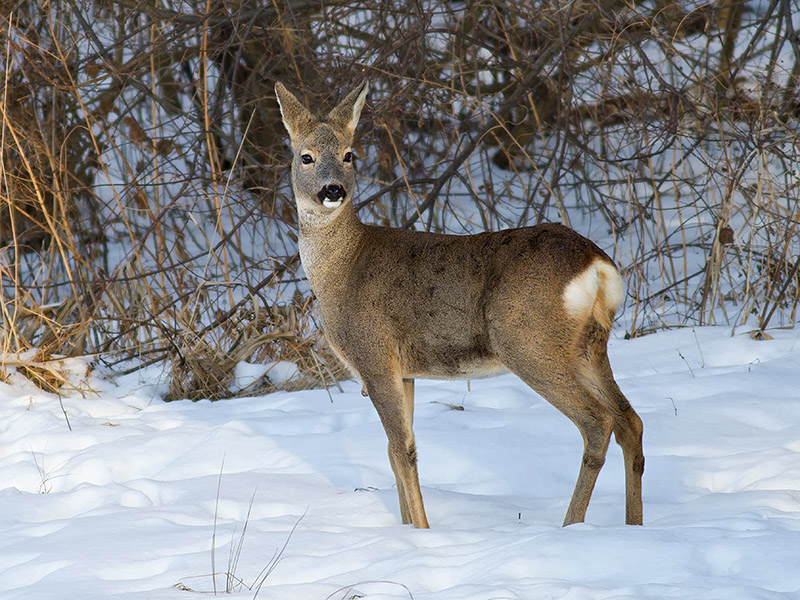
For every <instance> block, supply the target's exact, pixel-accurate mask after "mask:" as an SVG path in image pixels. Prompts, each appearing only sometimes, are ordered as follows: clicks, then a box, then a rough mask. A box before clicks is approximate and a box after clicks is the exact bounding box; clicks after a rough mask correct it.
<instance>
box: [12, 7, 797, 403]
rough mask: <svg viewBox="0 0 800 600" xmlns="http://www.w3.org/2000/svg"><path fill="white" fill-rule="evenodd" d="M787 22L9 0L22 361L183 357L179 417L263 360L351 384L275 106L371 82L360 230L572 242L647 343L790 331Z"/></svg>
mask: <svg viewBox="0 0 800 600" xmlns="http://www.w3.org/2000/svg"><path fill="white" fill-rule="evenodd" d="M792 4H793V3H792V1H791V0H763V1H756V2H744V1H742V0H719V1H717V2H712V3H698V2H689V1H686V2H670V1H664V0H655V1H652V2H624V1H618V0H612V1H600V0H594V1H580V0H575V1H573V2H528V3H526V2H517V1H516V0H514V1H512V0H497V1H489V0H485V1H481V0H470V1H468V2H438V1H435V0H429V1H424V2H423V1H420V2H402V3H400V2H388V1H382V0H375V1H372V0H363V1H361V2H343V1H339V0H329V1H327V2H315V1H312V0H293V1H290V2H272V3H268V2H235V1H226V0H223V1H219V0H206V1H203V2H196V1H194V0H183V1H180V0H160V1H159V2H149V1H142V0H122V1H120V2H105V1H102V0H82V1H81V0H51V1H49V2H45V3H44V4H42V3H41V2H38V1H37V2H32V1H30V0H17V1H16V2H14V1H13V0H12V1H11V2H6V3H5V4H4V7H3V11H2V14H0V42H1V44H2V53H0V60H1V61H2V67H1V68H0V74H1V75H2V77H1V81H0V85H1V86H2V88H0V93H2V98H1V100H0V107H1V109H2V112H0V149H1V150H2V152H1V153H0V286H2V309H1V310H2V324H3V325H2V341H1V342H0V344H1V347H0V352H2V353H3V355H5V356H8V355H9V354H10V353H18V352H21V351H26V350H30V349H36V352H35V353H34V356H35V359H36V360H37V361H39V362H43V361H44V362H46V361H48V360H51V359H53V358H54V357H57V356H59V355H67V356H71V355H85V354H93V355H97V356H98V357H99V359H100V360H102V361H104V362H105V363H107V364H109V365H111V366H114V367H116V368H118V369H124V368H131V363H127V362H126V361H128V360H129V359H131V358H136V359H137V360H136V361H135V362H134V363H132V364H133V365H134V366H138V365H141V364H148V363H152V362H158V361H165V360H166V361H169V364H171V365H172V374H173V377H172V380H173V382H174V384H173V391H172V394H173V396H175V397H194V398H198V397H207V396H215V395H224V394H226V393H229V390H230V387H229V386H230V384H231V379H232V369H233V366H234V365H235V364H236V363H237V362H239V361H242V360H247V361H252V362H268V363H271V362H274V361H277V360H289V361H293V362H296V363H298V364H299V366H300V372H301V378H300V379H301V381H300V382H295V384H303V383H307V384H312V383H319V382H325V381H331V380H332V379H334V378H336V377H338V376H340V375H341V374H342V371H341V367H340V366H338V365H337V364H336V362H335V361H334V360H333V359H332V357H331V355H330V353H329V352H328V351H327V350H326V348H325V345H324V342H323V341H322V340H321V339H320V338H319V334H318V328H317V324H316V323H315V321H314V311H313V306H314V304H313V299H312V298H311V297H310V294H309V291H308V288H307V285H306V284H305V282H304V281H303V276H302V270H301V269H300V268H299V267H300V265H299V261H298V258H297V248H296V236H295V229H296V221H295V216H294V213H293V207H292V203H291V194H290V191H289V187H288V169H287V166H288V161H289V157H288V148H287V147H286V141H285V137H286V136H285V134H284V131H283V128H282V126H281V124H280V120H279V113H278V110H277V106H276V104H275V99H274V94H273V91H272V88H273V85H274V82H275V81H276V80H281V81H283V82H284V83H286V84H287V85H288V86H289V87H290V88H292V89H293V90H294V91H296V92H298V93H299V94H301V95H302V96H303V97H305V99H306V100H307V102H308V103H309V104H310V105H312V106H318V107H320V108H321V109H323V108H325V107H330V106H332V105H333V103H334V102H335V101H336V100H337V99H339V98H340V97H341V95H342V94H343V93H345V92H346V91H348V90H349V89H350V88H351V87H352V86H353V85H354V84H355V83H356V82H357V81H359V80H360V79H362V78H364V77H366V78H368V79H369V80H370V82H371V89H372V92H371V96H370V101H369V104H368V107H367V109H366V110H365V111H364V115H363V117H362V127H361V128H360V130H359V131H360V133H359V135H358V138H359V139H358V147H357V155H358V157H359V177H360V180H361V183H360V192H359V195H358V203H359V206H360V207H361V215H362V218H363V219H364V220H365V221H368V222H379V223H387V224H393V225H397V226H402V227H415V228H424V229H430V230H441V231H450V232H456V233H463V232H470V231H477V230H482V229H498V228H501V227H513V226H519V225H523V224H533V223H537V222H540V221H543V220H556V221H563V222H565V223H568V224H570V225H572V226H573V227H575V228H577V229H578V230H580V231H581V232H583V233H585V234H587V235H589V236H591V237H592V238H593V239H595V240H597V241H598V242H599V243H600V244H601V245H602V246H603V247H604V248H606V249H607V250H608V251H609V253H611V254H612V255H613V256H614V258H615V259H616V261H617V262H618V264H620V265H621V267H622V268H623V270H624V273H625V276H626V279H627V283H628V289H629V298H628V302H627V304H626V309H625V311H624V313H623V314H622V316H621V317H620V323H621V325H622V327H624V329H625V331H626V332H627V333H628V334H630V335H639V334H642V333H646V332H648V331H652V330H654V329H657V328H661V327H670V326H679V325H686V324H714V323H716V324H720V323H725V324H728V325H731V326H746V327H748V328H749V329H751V330H754V331H756V332H760V334H762V335H763V334H764V330H765V329H766V328H767V327H768V326H769V327H774V326H791V325H793V323H794V322H795V321H796V316H797V315H796V311H797V306H798V301H799V300H800V286H799V285H798V266H799V264H798V256H800V242H799V241H798V239H799V236H800V232H798V220H799V219H800V161H798V154H800V137H799V135H798V131H799V129H798V126H797V118H798V116H800V85H799V82H800V38H798V30H800V18H799V17H798V16H797V15H796V14H793V12H794V13H796V12H797V11H796V10H794V9H793V6H792Z"/></svg>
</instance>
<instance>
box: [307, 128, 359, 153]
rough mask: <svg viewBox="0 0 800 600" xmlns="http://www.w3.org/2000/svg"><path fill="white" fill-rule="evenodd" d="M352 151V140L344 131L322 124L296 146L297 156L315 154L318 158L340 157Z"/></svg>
mask: <svg viewBox="0 0 800 600" xmlns="http://www.w3.org/2000/svg"><path fill="white" fill-rule="evenodd" d="M349 149H350V139H349V138H348V136H347V135H345V133H344V132H343V131H340V130H337V129H336V128H334V127H332V126H331V125H328V124H327V123H320V124H319V125H317V127H315V128H314V129H313V130H312V131H311V132H310V133H309V134H308V135H307V136H305V137H303V138H302V139H301V140H299V143H298V144H296V146H295V151H296V154H298V155H302V154H303V153H307V152H313V153H314V154H316V155H317V156H324V155H326V154H328V155H330V154H333V155H337V156H338V155H339V154H342V153H344V152H346V151H347V150H349Z"/></svg>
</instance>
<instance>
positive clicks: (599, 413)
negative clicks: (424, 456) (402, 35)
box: [276, 84, 644, 527]
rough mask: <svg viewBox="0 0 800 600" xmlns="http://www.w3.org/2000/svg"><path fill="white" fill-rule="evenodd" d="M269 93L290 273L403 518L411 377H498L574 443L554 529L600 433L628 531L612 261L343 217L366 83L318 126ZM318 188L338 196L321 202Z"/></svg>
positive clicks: (631, 486)
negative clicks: (377, 428) (299, 276)
mask: <svg viewBox="0 0 800 600" xmlns="http://www.w3.org/2000/svg"><path fill="white" fill-rule="evenodd" d="M276 93H277V96H278V99H279V102H280V105H281V112H282V115H283V119H284V123H285V124H286V127H287V130H288V131H289V133H290V137H291V140H292V148H293V150H294V159H293V161H292V182H293V187H294V192H295V200H296V202H297V207H298V215H299V221H300V242H299V245H300V253H301V259H302V262H303V266H304V268H305V271H306V274H307V276H308V279H309V282H310V284H311V287H312V289H313V290H314V293H315V294H316V296H317V298H318V300H319V304H320V309H321V312H322V318H323V324H324V329H325V334H326V336H327V338H328V340H329V341H330V343H331V345H332V346H333V348H334V349H335V350H336V352H337V353H338V354H339V355H340V356H341V357H342V359H343V360H344V361H345V362H346V363H347V364H348V365H349V366H350V367H351V368H352V369H353V371H354V372H355V373H356V374H357V375H358V376H359V377H360V378H361V380H362V381H363V383H364V387H365V389H366V391H367V392H368V394H369V396H370V398H371V400H372V402H373V404H374V406H375V408H376V409H377V411H378V414H379V416H380V419H381V422H382V424H383V427H384V429H385V431H386V435H387V437H388V439H389V459H390V463H391V466H392V470H393V471H394V473H395V477H396V480H397V492H398V497H399V501H400V512H401V516H402V519H403V522H404V523H413V524H414V526H415V527H427V526H428V521H427V517H426V515H425V510H424V507H423V503H422V494H421V492H420V487H419V479H418V474H417V460H416V459H417V455H416V446H415V444H414V434H413V430H412V425H413V412H414V408H413V402H414V382H413V379H414V378H415V377H443V378H469V377H477V376H486V375H492V374H497V373H500V372H505V371H511V372H513V373H515V374H517V375H518V376H519V377H520V378H521V379H522V380H523V381H525V383H527V384H528V385H529V386H531V387H532V388H533V389H534V390H536V391H537V392H538V393H539V394H541V395H542V396H543V397H544V398H545V399H546V400H548V401H549V402H550V403H551V404H553V406H555V407H556V408H557V409H559V410H560V411H561V412H562V413H564V414H565V415H566V416H567V417H569V418H570V419H571V420H572V421H573V423H575V425H576V426H577V427H578V429H579V430H580V431H581V434H582V435H583V438H584V443H585V447H584V457H583V461H582V465H581V469H580V473H579V475H578V481H577V483H576V486H575V491H574V493H573V496H572V501H571V502H570V505H569V508H568V510H567V514H566V517H565V519H564V524H565V525H567V524H570V523H575V522H579V521H583V519H584V516H585V514H586V508H587V506H588V504H589V499H590V496H591V493H592V489H593V488H594V484H595V481H596V478H597V475H598V473H599V471H600V468H601V467H602V465H603V462H604V460H605V455H606V450H607V448H608V443H609V440H610V437H611V434H612V432H613V433H614V434H615V437H616V440H617V442H618V443H619V444H620V445H621V446H622V449H623V453H624V458H625V480H626V522H627V523H631V524H641V523H642V499H641V479H642V473H643V471H644V456H643V453H642V423H641V420H640V419H639V417H638V416H637V415H636V413H635V411H634V410H633V408H631V406H630V404H629V403H628V401H627V400H626V398H625V396H624V395H623V394H622V392H621V391H620V389H619V387H618V386H617V384H616V382H615V380H614V377H613V374H612V372H611V367H610V365H609V362H608V356H607V353H606V344H607V342H608V335H609V329H610V327H611V323H612V321H613V316H614V314H615V313H616V310H617V308H618V304H619V302H620V301H621V289H622V287H621V286H622V283H621V278H620V276H619V273H618V272H617V270H616V268H615V267H613V263H612V261H611V259H610V258H609V257H608V256H607V255H606V254H605V253H604V252H603V251H602V250H600V249H599V248H598V247H597V246H596V245H594V244H593V243H592V242H591V241H589V240H587V239H586V238H584V237H582V236H581V235H579V234H577V233H576V232H574V231H572V230H571V229H569V228H567V227H564V226H562V225H556V224H546V225H537V226H534V227H524V228H520V229H511V230H505V231H499V232H493V233H489V232H487V233H480V234H477V235H470V236H454V235H442V234H432V233H423V232H416V231H405V230H400V229H393V228H387V227H376V226H372V225H365V224H363V223H361V221H360V220H359V219H358V217H357V215H356V212H355V208H354V207H353V203H352V197H353V188H354V186H355V174H354V171H353V169H352V164H351V163H349V162H348V161H347V160H346V156H347V152H349V151H350V149H349V146H350V144H351V143H352V136H353V132H354V130H355V126H356V123H357V121H358V116H359V114H360V112H361V108H362V106H363V102H364V98H365V96H366V86H365V85H362V86H361V87H359V88H357V89H355V90H354V91H353V92H351V93H350V94H349V95H348V96H347V97H346V98H345V99H344V100H343V101H342V102H341V103H340V104H339V105H338V106H337V107H336V108H335V109H334V110H333V111H331V112H330V113H329V114H328V115H327V117H325V118H324V119H317V118H315V117H313V116H312V115H311V113H310V112H308V111H307V110H306V109H305V107H304V106H302V104H300V102H299V101H298V100H297V99H296V98H295V97H294V96H292V95H291V94H290V93H289V92H288V91H287V90H286V89H285V88H284V87H283V86H282V85H281V84H278V85H277V86H276ZM304 154H307V155H308V156H310V157H311V158H312V159H313V162H312V163H311V164H305V163H304V159H303V158H302V157H303V155H304ZM305 160H306V161H307V160H308V159H305ZM331 185H335V186H341V188H342V189H343V190H344V191H345V192H346V195H345V196H344V197H343V198H341V202H339V200H338V199H337V200H335V201H333V200H332V201H330V202H329V203H328V204H327V205H326V204H323V203H322V200H321V198H325V196H324V192H325V190H326V189H327V187H326V186H331ZM571 284H572V286H571V287H569V286H570V285H571Z"/></svg>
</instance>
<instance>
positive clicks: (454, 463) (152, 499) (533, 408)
mask: <svg viewBox="0 0 800 600" xmlns="http://www.w3.org/2000/svg"><path fill="white" fill-rule="evenodd" d="M771 333H772V335H773V336H774V338H775V339H774V340H772V341H761V342H758V341H752V340H751V339H750V338H749V336H748V335H747V333H745V332H742V333H737V334H736V335H735V336H733V337H731V335H730V330H729V329H724V328H706V329H694V330H693V329H684V330H676V331H669V332H664V333H658V334H654V335H651V336H647V337H644V338H640V339H635V340H630V341H625V340H622V339H613V340H612V342H611V346H610V353H611V359H612V363H613V365H614V368H615V372H616V374H617V378H618V381H619V383H620V385H621V387H622V389H623V390H624V391H625V393H626V394H627V395H628V397H629V399H630V400H631V402H632V404H633V405H634V406H635V407H636V409H637V411H638V412H639V414H640V415H641V416H642V418H643V420H644V423H645V454H646V456H647V470H646V473H645V480H644V483H645V487H644V506H645V526H644V527H630V526H625V525H624V524H623V474H622V460H621V453H620V451H619V448H618V447H617V446H615V445H614V444H612V447H611V449H610V450H609V456H608V460H607V462H606V466H605V468H604V469H603V472H602V474H601V476H600V480H599V482H598V486H597V489H596V490H595V493H594V496H593V499H592V503H591V504H590V507H589V513H588V516H587V523H586V524H581V525H575V526H572V527H568V528H561V527H560V523H561V520H562V518H563V516H564V512H565V511H566V507H567V503H568V501H569V498H570V494H571V492H572V486H573V485H574V482H575V477H576V475H577V470H578V466H579V462H580V456H581V449H582V444H581V440H580V436H579V435H578V432H577V430H576V429H575V428H574V427H573V426H572V425H571V424H570V423H569V422H568V420H567V419H566V418H565V417H563V416H562V415H560V414H559V413H558V412H557V411H556V410H555V409H553V408H552V407H550V406H549V405H548V404H546V403H545V402H544V401H543V400H542V399H541V398H539V397H538V396H536V395H535V394H534V393H532V392H531V391H529V390H528V389H527V388H526V387H525V386H524V385H523V384H522V383H521V382H520V381H519V380H517V379H516V378H514V377H513V376H503V377H499V378H495V379H488V380H483V381H473V382H472V383H471V386H470V387H468V386H467V383H466V382H442V381H419V382H418V383H417V413H416V432H417V445H418V449H419V456H420V473H421V482H422V486H423V494H424V496H425V501H426V508H427V512H428V517H429V519H430V521H431V525H432V529H431V530H428V531H421V530H414V529H413V528H411V527H409V526H402V525H401V524H400V518H399V511H398V506H397V497H396V493H395V490H394V487H393V486H394V478H393V476H392V473H391V469H390V467H389V462H388V459H387V457H386V452H385V449H386V442H385V438H384V434H383V431H382V430H381V427H380V424H379V423H378V418H377V415H376V414H375V412H374V410H373V409H372V407H371V405H370V403H369V401H368V400H367V399H365V398H362V396H361V394H360V387H359V385H358V384H357V383H356V382H348V383H345V384H344V393H341V392H338V391H336V390H332V391H331V393H330V395H329V394H328V393H327V392H326V391H324V390H313V391H303V392H293V393H288V392H281V393H276V394H271V395H269V396H265V397H259V398H241V399H234V400H228V401H220V402H215V403H209V402H198V403H194V404H193V403H190V402H173V403H170V404H167V403H164V402H162V401H161V399H160V394H161V392H162V391H163V386H162V385H161V384H159V383H158V381H159V377H160V375H161V374H160V373H159V372H155V371H149V372H146V373H144V374H140V375H135V376H130V377H126V378H121V379H119V380H117V381H109V380H104V379H101V378H100V377H99V376H97V375H95V376H94V377H93V378H92V379H91V380H90V383H91V385H92V387H93V388H94V393H86V394H85V397H83V396H81V394H80V393H77V392H73V393H70V394H69V395H67V396H65V397H64V398H63V411H62V405H61V404H60V403H59V400H58V398H57V397H56V396H54V395H51V394H47V393H44V392H42V391H41V390H39V389H37V388H35V387H33V386H32V385H30V384H27V383H25V382H24V381H21V380H18V379H15V380H14V381H13V382H12V383H11V384H0V531H2V535H1V536H0V598H2V599H3V600H6V599H8V600H10V599H13V598H25V599H36V600H46V599H81V600H89V599H101V598H102V599H104V600H110V599H120V600H121V599H125V600H128V599H130V600H132V599H137V600H138V599H150V600H161V599H179V598H186V599H187V600H188V599H190V598H206V597H208V593H209V592H212V591H213V590H214V586H215V584H216V589H217V592H218V593H220V594H224V593H225V589H226V583H228V582H226V575H225V574H226V572H228V573H231V575H232V576H233V577H232V578H231V580H230V581H232V582H233V584H234V585H233V588H234V592H235V595H237V596H240V597H245V598H252V597H254V596H256V595H257V596H258V597H259V598H263V599H288V598H291V599H301V600H302V599H309V600H310V599H315V600H325V599H326V598H331V599H336V600H343V599H349V598H369V599H370V600H376V599H409V598H414V599H415V600H428V599H430V600H434V599H436V600H445V599H447V600H487V599H521V600H531V599H545V598H546V599H555V598H569V599H575V600H582V599H601V598H627V599H643V598H644V599H648V598H681V599H684V598H703V599H725V600H754V599H755V600H759V599H773V598H800V493H798V490H799V489H800V433H799V432H800V427H798V425H800V330H784V331H772V332H771ZM331 399H332V400H333V402H331ZM453 407H460V408H463V410H457V409H455V408H453ZM65 412H66V417H65V414H64V413H65ZM67 417H68V419H69V423H70V424H71V427H72V431H70V430H68V428H67V421H66V418H67ZM220 473H221V476H220ZM212 543H213V546H214V547H215V551H213V552H212ZM212 560H213V567H212ZM212 568H213V570H215V571H216V572H217V577H216V581H215V582H214V581H213V580H212V577H211V572H212ZM265 569H266V571H264V570H265ZM264 575H267V576H266V577H265V578H264ZM262 580H263V585H262V586H261V588H260V591H258V592H257V590H256V587H254V584H255V586H257V585H258V583H259V582H260V581H262ZM248 588H252V589H248Z"/></svg>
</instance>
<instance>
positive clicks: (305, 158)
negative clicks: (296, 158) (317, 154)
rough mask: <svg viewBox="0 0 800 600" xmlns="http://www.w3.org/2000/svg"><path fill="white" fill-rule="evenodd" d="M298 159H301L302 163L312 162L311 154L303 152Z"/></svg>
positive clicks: (308, 163)
mask: <svg viewBox="0 0 800 600" xmlns="http://www.w3.org/2000/svg"><path fill="white" fill-rule="evenodd" d="M300 160H302V161H303V164H304V165H310V164H311V163H313V162H314V157H313V156H311V155H310V154H303V155H302V156H301V157H300Z"/></svg>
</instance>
